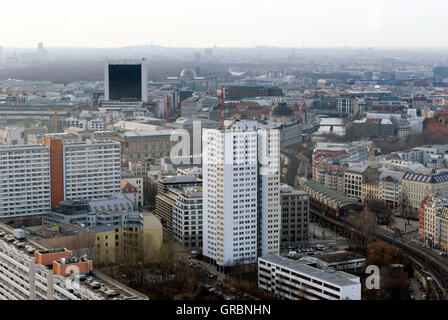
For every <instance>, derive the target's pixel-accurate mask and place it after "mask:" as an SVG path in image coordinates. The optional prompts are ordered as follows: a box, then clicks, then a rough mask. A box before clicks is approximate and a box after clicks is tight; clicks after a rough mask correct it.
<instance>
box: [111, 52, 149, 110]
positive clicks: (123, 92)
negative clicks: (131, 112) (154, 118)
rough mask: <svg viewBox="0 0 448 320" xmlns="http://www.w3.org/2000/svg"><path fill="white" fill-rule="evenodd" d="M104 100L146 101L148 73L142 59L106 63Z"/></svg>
mask: <svg viewBox="0 0 448 320" xmlns="http://www.w3.org/2000/svg"><path fill="white" fill-rule="evenodd" d="M104 100H106V101H109V100H112V101H126V100H129V101H144V102H147V101H148V73H147V70H146V61H145V59H144V58H143V59H141V60H109V61H106V63H105V65H104Z"/></svg>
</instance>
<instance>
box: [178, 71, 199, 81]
mask: <svg viewBox="0 0 448 320" xmlns="http://www.w3.org/2000/svg"><path fill="white" fill-rule="evenodd" d="M180 78H181V79H182V80H192V79H194V78H196V72H194V70H193V69H184V70H182V72H181V73H180Z"/></svg>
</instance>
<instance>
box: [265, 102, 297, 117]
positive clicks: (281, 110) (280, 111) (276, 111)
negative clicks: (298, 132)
mask: <svg viewBox="0 0 448 320" xmlns="http://www.w3.org/2000/svg"><path fill="white" fill-rule="evenodd" d="M270 115H271V116H274V117H291V116H293V115H294V112H293V111H292V109H291V108H290V107H288V105H287V104H286V103H285V102H280V103H277V104H276V105H275V106H274V107H273V108H272V111H271V113H270Z"/></svg>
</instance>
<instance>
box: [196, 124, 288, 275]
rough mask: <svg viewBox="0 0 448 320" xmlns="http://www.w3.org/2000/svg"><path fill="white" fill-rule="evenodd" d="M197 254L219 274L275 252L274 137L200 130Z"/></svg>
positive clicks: (240, 127)
mask: <svg viewBox="0 0 448 320" xmlns="http://www.w3.org/2000/svg"><path fill="white" fill-rule="evenodd" d="M203 146H204V147H203V155H202V156H203V199H204V200H203V201H204V207H203V208H204V209H203V212H204V222H203V223H204V233H203V255H204V256H205V257H207V259H208V261H209V262H210V263H212V264H214V265H216V266H217V267H218V269H223V270H225V268H227V267H230V266H232V265H234V264H236V263H243V264H244V263H254V262H256V259H257V257H258V256H261V255H263V254H278V252H279V249H280V228H281V207H280V168H279V166H280V154H279V150H280V136H279V132H278V130H270V129H257V123H256V122H237V123H235V124H234V125H232V126H230V127H229V128H227V129H224V130H216V129H205V130H204V131H203Z"/></svg>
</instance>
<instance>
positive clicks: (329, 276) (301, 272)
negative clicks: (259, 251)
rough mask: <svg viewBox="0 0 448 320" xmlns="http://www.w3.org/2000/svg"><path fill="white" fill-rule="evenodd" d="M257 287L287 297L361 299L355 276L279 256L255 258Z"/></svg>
mask: <svg viewBox="0 0 448 320" xmlns="http://www.w3.org/2000/svg"><path fill="white" fill-rule="evenodd" d="M258 286H259V287H260V288H261V289H263V290H266V291H268V292H270V293H271V294H275V295H276V296H278V297H280V298H283V299H288V300H361V283H360V279H359V277H357V276H354V275H351V274H349V273H346V272H343V271H334V270H321V269H318V268H315V267H312V266H311V265H309V263H308V264H307V263H306V262H302V261H297V260H289V259H286V258H282V257H280V256H265V257H262V258H259V259H258Z"/></svg>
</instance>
